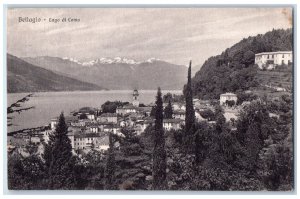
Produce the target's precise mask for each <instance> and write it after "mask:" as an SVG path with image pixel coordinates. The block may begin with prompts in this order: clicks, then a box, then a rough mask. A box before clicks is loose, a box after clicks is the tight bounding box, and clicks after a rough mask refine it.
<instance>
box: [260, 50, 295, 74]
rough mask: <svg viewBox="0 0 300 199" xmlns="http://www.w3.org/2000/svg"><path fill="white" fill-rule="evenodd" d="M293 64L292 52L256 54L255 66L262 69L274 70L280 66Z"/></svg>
mask: <svg viewBox="0 0 300 199" xmlns="http://www.w3.org/2000/svg"><path fill="white" fill-rule="evenodd" d="M292 62H293V52H292V51H278V52H262V53H258V54H255V64H257V65H258V67H259V68H260V69H264V68H265V69H268V70H271V69H274V68H275V67H276V66H279V65H288V64H291V63H292Z"/></svg>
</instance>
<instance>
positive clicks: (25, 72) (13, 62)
mask: <svg viewBox="0 0 300 199" xmlns="http://www.w3.org/2000/svg"><path fill="white" fill-rule="evenodd" d="M101 89H102V87H100V86H97V85H94V84H91V83H86V82H82V81H79V80H76V79H73V78H70V77H66V76H63V75H59V74H56V73H54V72H52V71H49V70H47V69H44V68H40V67H38V66H35V65H32V64H30V63H27V62H25V61H24V60H22V59H20V58H18V57H15V56H13V55H10V54H7V92H8V93H17V92H39V91H73V90H101Z"/></svg>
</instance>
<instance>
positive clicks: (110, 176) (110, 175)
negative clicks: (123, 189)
mask: <svg viewBox="0 0 300 199" xmlns="http://www.w3.org/2000/svg"><path fill="white" fill-rule="evenodd" d="M115 170H116V162H115V150H114V140H113V135H112V134H109V148H108V157H107V162H106V169H105V179H106V181H105V189H107V190H114V189H116V185H115Z"/></svg>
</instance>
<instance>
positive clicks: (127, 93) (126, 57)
mask: <svg viewBox="0 0 300 199" xmlns="http://www.w3.org/2000/svg"><path fill="white" fill-rule="evenodd" d="M5 9H6V15H5V19H4V20H5V23H6V27H5V29H4V30H5V32H4V34H5V39H6V46H4V48H5V57H4V59H5V63H6V65H4V66H3V67H4V68H5V69H4V70H5V73H4V74H5V78H6V81H5V83H6V87H5V89H4V91H3V92H5V96H6V107H4V108H5V109H4V111H6V115H5V118H4V119H5V124H4V125H5V126H6V128H5V129H6V132H3V134H4V136H5V145H4V146H3V147H4V151H5V153H6V154H7V155H6V156H7V159H6V160H5V163H4V164H6V168H7V169H6V171H5V172H6V173H7V175H6V176H7V177H6V179H4V180H5V181H7V189H8V190H9V191H25V190H26V191H27V190H45V191H46V190H47V191H49V190H84V191H86V192H88V191H90V190H97V191H99V193H100V194H101V191H111V192H118V191H126V190H132V191H148V192H147V193H149V191H150V193H151V192H152V191H153V192H155V191H188V192H195V191H197V193H201V192H204V191H210V192H211V193H214V192H215V191H225V192H237V191H239V192H246V193H250V194H251V192H253V191H255V192H264V193H268V192H273V191H276V192H284V193H292V192H293V191H294V190H295V187H294V186H295V176H294V174H295V166H294V165H295V163H294V161H295V157H294V156H295V152H294V149H295V142H294V138H295V136H294V133H295V132H294V78H295V77H294V69H295V66H294V63H296V61H295V59H296V56H295V55H294V52H295V49H294V48H295V45H294V41H295V36H294V33H295V30H294V26H295V25H294V21H295V19H294V16H295V15H294V12H295V8H294V6H291V5H281V6H280V5H277V6H260V5H256V6H249V7H247V6H244V7H241V6H231V7H226V6H224V7H222V6H210V7H204V6H203V7H201V6H181V7H180V6H174V7H172V6H161V7H160V6H136V7H135V6H132V7H130V6H121V5H120V6H111V7H109V6H105V7H104V6H102V7H101V5H98V6H96V5H95V6H88V5H86V6H80V5H77V6H72V5H69V6H68V5H65V6H59V5H58V6H39V7H37V6H30V5H29V6H26V7H22V6H18V5H7V7H6V8H5Z"/></svg>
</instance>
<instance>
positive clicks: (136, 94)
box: [132, 89, 140, 107]
mask: <svg viewBox="0 0 300 199" xmlns="http://www.w3.org/2000/svg"><path fill="white" fill-rule="evenodd" d="M132 97H133V100H132V105H133V106H135V107H139V105H140V102H139V92H138V90H136V89H135V90H134V91H133V94H132Z"/></svg>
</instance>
